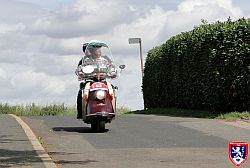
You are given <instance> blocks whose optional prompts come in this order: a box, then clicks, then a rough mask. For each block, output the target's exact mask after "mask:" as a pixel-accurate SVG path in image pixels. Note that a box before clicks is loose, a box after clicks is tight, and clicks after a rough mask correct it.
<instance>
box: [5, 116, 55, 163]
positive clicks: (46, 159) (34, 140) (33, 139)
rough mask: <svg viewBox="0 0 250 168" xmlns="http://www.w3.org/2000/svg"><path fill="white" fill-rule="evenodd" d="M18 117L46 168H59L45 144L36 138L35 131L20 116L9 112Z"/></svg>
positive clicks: (17, 119)
mask: <svg viewBox="0 0 250 168" xmlns="http://www.w3.org/2000/svg"><path fill="white" fill-rule="evenodd" d="M8 115H10V116H12V117H14V118H15V119H16V121H17V122H18V123H19V125H21V127H22V128H23V130H24V132H25V134H26V135H27V137H28V139H29V141H30V142H31V144H32V146H33V149H34V150H35V151H36V153H37V155H38V156H39V157H40V158H41V160H42V162H43V164H44V166H45V167H46V168H57V166H56V164H55V163H54V162H53V160H52V159H51V158H50V156H49V155H48V154H47V152H46V151H45V149H44V148H43V146H42V145H41V144H40V143H39V141H38V139H37V138H36V136H35V134H34V132H33V131H32V130H31V128H30V127H29V126H28V125H27V124H26V123H25V122H24V121H23V120H22V119H21V118H20V117H18V116H16V115H14V114H8Z"/></svg>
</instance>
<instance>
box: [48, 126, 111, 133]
mask: <svg viewBox="0 0 250 168" xmlns="http://www.w3.org/2000/svg"><path fill="white" fill-rule="evenodd" d="M52 130H53V131H65V132H78V133H98V132H96V131H95V130H92V129H91V128H90V127H54V128H52ZM108 131H109V129H105V130H104V131H103V132H102V133H104V132H108Z"/></svg>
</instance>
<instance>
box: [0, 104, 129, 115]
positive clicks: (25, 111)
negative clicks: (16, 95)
mask: <svg viewBox="0 0 250 168" xmlns="http://www.w3.org/2000/svg"><path fill="white" fill-rule="evenodd" d="M128 111H130V110H129V109H128V108H126V107H124V106H121V107H118V108H117V114H124V113H127V112H128ZM0 114H15V115H17V116H48V115H51V116H54V115H61V116H75V115H76V107H75V106H66V105H64V104H52V105H36V104H35V103H32V104H30V105H9V104H7V103H6V104H0Z"/></svg>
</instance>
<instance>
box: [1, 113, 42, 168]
mask: <svg viewBox="0 0 250 168" xmlns="http://www.w3.org/2000/svg"><path fill="white" fill-rule="evenodd" d="M0 167H1V168H8V167H11V168H17V167H21V168H32V167H34V168H44V164H43V162H42V160H41V158H40V157H39V156H38V155H37V153H36V151H35V150H34V149H33V147H32V145H31V142H30V141H29V139H28V137H27V136H26V134H25V133H24V130H23V129H22V128H21V126H20V125H19V124H18V123H17V121H16V120H15V119H14V118H13V117H11V116H9V115H0Z"/></svg>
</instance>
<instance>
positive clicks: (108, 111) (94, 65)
mask: <svg viewBox="0 0 250 168" xmlns="http://www.w3.org/2000/svg"><path fill="white" fill-rule="evenodd" d="M95 47H97V48H99V50H100V51H98V52H100V53H101V57H100V58H98V59H97V58H91V52H93V51H91V50H93V48H95ZM100 53H99V54H100ZM85 55H86V56H85V58H83V60H82V66H81V67H82V68H81V70H82V75H83V76H84V83H85V86H84V89H82V120H83V121H84V122H85V123H87V124H91V128H92V129H93V130H95V131H98V132H102V131H104V130H105V124H106V123H110V122H111V120H112V119H114V118H115V113H116V90H117V87H115V86H113V85H112V84H111V83H109V82H108V81H107V80H106V79H115V78H117V70H116V67H115V65H114V64H113V59H112V55H111V51H110V49H109V47H108V45H107V44H105V43H103V42H99V41H90V42H89V44H88V46H87V47H86V50H85ZM119 68H120V69H121V70H122V69H124V68H125V65H120V66H119Z"/></svg>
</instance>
